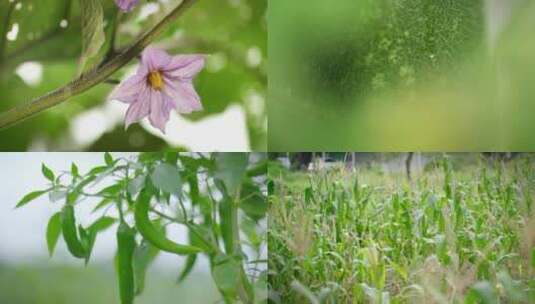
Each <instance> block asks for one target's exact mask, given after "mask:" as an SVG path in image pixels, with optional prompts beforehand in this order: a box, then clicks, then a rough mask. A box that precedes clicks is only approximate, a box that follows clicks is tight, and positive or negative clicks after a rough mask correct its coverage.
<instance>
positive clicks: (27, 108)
mask: <svg viewBox="0 0 535 304" xmlns="http://www.w3.org/2000/svg"><path fill="white" fill-rule="evenodd" d="M195 1H197V0H183V1H182V2H181V3H180V4H179V5H178V6H177V7H176V8H174V9H173V10H172V11H171V12H170V13H169V14H168V15H167V16H165V17H164V18H163V19H162V20H161V21H160V22H159V23H158V24H156V25H154V27H152V28H151V29H150V30H149V31H148V32H146V33H145V34H144V35H143V36H141V38H139V39H138V40H137V41H135V42H134V43H133V44H132V45H131V46H130V47H128V48H127V49H125V50H124V51H122V52H120V53H118V54H116V55H115V56H113V57H112V58H110V59H109V60H108V61H106V62H105V63H104V64H103V65H101V66H99V67H98V68H96V69H94V70H92V71H90V72H87V73H85V74H83V75H81V76H80V77H79V78H77V79H75V80H73V81H71V82H70V83H68V84H66V85H65V86H63V87H61V88H58V89H56V90H54V91H52V92H50V93H48V94H46V95H44V96H41V97H38V98H35V99H34V100H32V101H31V102H29V103H27V104H23V105H20V106H16V107H14V108H12V109H10V110H8V111H6V112H3V113H1V114H0V129H4V128H7V127H10V126H12V125H14V124H16V123H18V122H21V121H22V120H24V119H27V118H29V117H31V116H33V115H35V114H37V113H39V112H41V111H44V110H46V109H48V108H51V107H53V106H55V105H57V104H60V103H62V102H63V101H65V100H66V99H68V98H69V97H72V96H75V95H78V94H80V93H82V92H85V91H87V90H88V89H90V88H92V87H93V86H95V85H97V84H99V83H100V82H102V81H104V80H106V78H108V77H109V76H110V75H112V74H113V73H114V72H116V71H117V70H118V69H120V68H121V67H123V66H124V65H126V64H127V63H128V62H129V61H130V60H132V59H133V58H134V57H136V56H137V55H139V54H140V53H141V52H142V51H143V49H144V48H145V47H146V46H148V45H149V44H150V43H151V42H152V41H153V40H154V39H155V38H156V37H157V36H158V35H159V34H160V33H161V32H162V31H163V30H164V29H165V27H166V26H167V25H168V24H169V23H171V22H172V21H173V20H175V19H176V18H177V17H179V16H180V15H181V14H182V13H183V12H184V11H185V10H186V9H188V8H189V7H190V6H191V5H192V4H193V3H194V2H195Z"/></svg>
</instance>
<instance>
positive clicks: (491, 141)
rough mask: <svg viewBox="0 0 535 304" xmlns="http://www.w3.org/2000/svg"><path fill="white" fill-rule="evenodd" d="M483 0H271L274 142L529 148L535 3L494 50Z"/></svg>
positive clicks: (521, 11)
mask: <svg viewBox="0 0 535 304" xmlns="http://www.w3.org/2000/svg"><path fill="white" fill-rule="evenodd" d="M487 2H488V3H491V2H492V3H502V2H500V1H490V0H489V1H483V0H478V1H469V2H466V1H464V2H463V1H433V0H402V1H391V0H380V1H372V0H360V1H349V0H345V1H337V2H336V4H332V3H329V4H326V2H325V1H308V2H307V4H306V5H307V10H306V12H302V7H303V1H292V2H289V1H274V2H273V4H272V6H271V10H270V15H269V20H270V23H269V26H270V28H269V30H270V37H269V39H270V40H269V52H270V56H271V60H270V67H269V73H268V74H269V77H270V89H269V90H270V91H269V94H270V108H269V119H270V132H269V148H270V150H271V151H290V150H291V151H299V150H308V151H310V150H313V151H322V150H323V151H325V150H328V151H333V150H346V151H347V150H353V151H354V150H360V151H362V150H364V151H370V150H371V151H379V150H381V151H385V150H386V151H400V150H433V151H437V150H440V151H443V150H457V151H458V150H470V151H474V150H475V151H480V150H531V149H532V148H533V147H534V146H535V139H534V138H533V136H531V134H533V130H534V129H535V125H534V123H533V119H531V118H530V117H528V116H529V113H532V112H533V111H532V108H533V102H532V100H531V99H530V98H529V97H528V95H530V96H533V92H532V91H533V88H532V87H533V86H532V85H531V84H532V83H533V81H534V80H535V74H534V72H533V69H532V68H530V67H531V66H533V65H534V63H535V56H534V55H533V54H534V51H533V50H534V49H535V44H533V43H531V42H530V41H531V40H530V39H529V37H531V36H532V35H533V29H534V28H535V27H534V22H533V20H534V18H533V15H535V5H534V3H533V2H532V1H512V2H507V3H505V4H504V5H503V6H504V7H507V6H514V7H513V9H514V10H513V14H512V17H511V21H510V22H506V23H505V27H504V29H503V32H502V33H501V35H500V36H499V37H498V38H496V41H497V42H496V47H495V48H494V49H492V50H490V49H489V43H487V42H488V39H489V37H488V35H487V33H488V31H489V30H488V28H486V24H487V23H499V22H498V21H499V20H494V19H493V17H489V18H487V17H486V14H485V5H486V3H487ZM488 3H487V4H488ZM505 11H506V9H504V10H503V11H502V12H505ZM298 12H299V14H298ZM504 14H505V13H504ZM505 15H506V14H505ZM489 16H490V13H489ZM497 19H499V18H497ZM506 20H507V18H506ZM297 119H299V122H300V123H299V124H298V125H296V124H295V121H296V120H297ZM289 125H292V126H293V128H288V126H289Z"/></svg>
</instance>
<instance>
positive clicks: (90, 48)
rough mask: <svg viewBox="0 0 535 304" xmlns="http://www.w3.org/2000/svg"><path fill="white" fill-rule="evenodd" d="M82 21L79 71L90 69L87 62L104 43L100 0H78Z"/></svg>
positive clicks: (102, 14)
mask: <svg viewBox="0 0 535 304" xmlns="http://www.w3.org/2000/svg"><path fill="white" fill-rule="evenodd" d="M80 11H81V14H80V16H81V19H82V20H81V22H82V55H81V56H80V71H81V73H83V72H85V71H87V70H89V69H91V68H92V67H91V66H86V65H87V62H88V61H89V60H90V59H91V58H93V57H94V56H96V55H97V54H98V52H99V50H100V48H101V47H102V45H103V44H104V42H105V40H106V38H105V35H104V12H103V9H102V4H101V2H100V0H80Z"/></svg>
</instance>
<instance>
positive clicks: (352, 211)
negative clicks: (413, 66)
mask: <svg viewBox="0 0 535 304" xmlns="http://www.w3.org/2000/svg"><path fill="white" fill-rule="evenodd" d="M533 169H534V163H533V162H532V160H530V158H529V157H524V158H521V159H516V160H514V161H511V162H508V163H504V162H502V161H498V160H495V161H488V160H477V161H475V162H474V163H472V164H462V165H460V166H459V165H457V164H456V162H455V161H454V160H450V159H449V158H448V157H439V158H438V159H435V160H434V161H433V162H432V164H431V165H428V166H427V167H426V170H424V171H423V172H422V173H420V174H418V175H417V176H415V177H414V179H413V180H408V179H407V178H406V177H405V176H404V175H403V174H401V173H400V174H396V173H386V174H385V173H384V172H380V170H374V169H373V168H371V167H368V168H363V169H357V170H355V171H353V170H348V169H346V168H344V167H343V166H340V167H335V168H330V169H328V170H327V169H324V170H318V171H313V172H292V171H289V170H286V169H284V168H282V167H281V166H280V165H278V164H276V163H273V164H272V165H271V166H270V170H269V174H270V178H271V180H272V181H273V183H272V187H271V193H270V197H269V202H270V207H269V208H270V210H269V214H270V222H269V233H268V239H269V272H270V274H269V284H270V291H271V293H270V301H271V302H272V303H535V217H534V216H533V213H534V211H535V210H533V209H534V208H535V205H534V204H533V198H534V196H533V195H534V193H535V190H534V187H533V186H534V185H535V172H534V170H533Z"/></svg>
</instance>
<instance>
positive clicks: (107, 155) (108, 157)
mask: <svg viewBox="0 0 535 304" xmlns="http://www.w3.org/2000/svg"><path fill="white" fill-rule="evenodd" d="M104 161H105V162H106V165H108V166H111V165H113V157H112V156H111V154H110V153H109V152H106V153H104Z"/></svg>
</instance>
